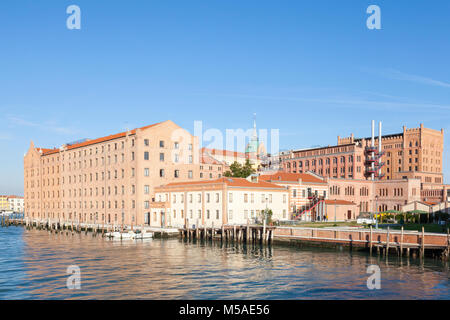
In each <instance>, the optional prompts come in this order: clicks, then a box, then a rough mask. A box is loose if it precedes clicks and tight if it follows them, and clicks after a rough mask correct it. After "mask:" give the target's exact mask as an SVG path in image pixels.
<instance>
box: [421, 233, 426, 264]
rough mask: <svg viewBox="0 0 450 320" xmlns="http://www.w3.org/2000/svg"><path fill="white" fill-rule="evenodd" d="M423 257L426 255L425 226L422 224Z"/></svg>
mask: <svg viewBox="0 0 450 320" xmlns="http://www.w3.org/2000/svg"><path fill="white" fill-rule="evenodd" d="M421 256H422V258H423V257H424V256H425V227H424V226H422V252H421Z"/></svg>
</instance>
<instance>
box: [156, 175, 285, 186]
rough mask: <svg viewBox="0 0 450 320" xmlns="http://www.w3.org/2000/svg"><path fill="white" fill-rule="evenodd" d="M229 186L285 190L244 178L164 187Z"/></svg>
mask: <svg viewBox="0 0 450 320" xmlns="http://www.w3.org/2000/svg"><path fill="white" fill-rule="evenodd" d="M224 183H225V184H227V185H228V186H230V187H248V188H273V189H285V188H284V187H282V186H279V185H276V184H273V183H269V182H266V181H261V180H259V181H258V182H250V181H248V180H247V179H244V178H228V177H224V178H219V179H214V180H196V181H183V182H172V183H169V184H167V185H165V186H162V187H166V186H167V187H174V186H189V185H202V184H203V185H213V184H224Z"/></svg>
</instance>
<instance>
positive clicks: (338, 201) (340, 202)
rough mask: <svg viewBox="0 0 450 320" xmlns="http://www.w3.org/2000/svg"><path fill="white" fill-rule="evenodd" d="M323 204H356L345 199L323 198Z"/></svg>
mask: <svg viewBox="0 0 450 320" xmlns="http://www.w3.org/2000/svg"><path fill="white" fill-rule="evenodd" d="M325 204H337V205H356V203H354V202H351V201H346V200H325Z"/></svg>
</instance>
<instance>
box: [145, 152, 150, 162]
mask: <svg viewBox="0 0 450 320" xmlns="http://www.w3.org/2000/svg"><path fill="white" fill-rule="evenodd" d="M148 159H149V153H148V151H145V152H144V160H148Z"/></svg>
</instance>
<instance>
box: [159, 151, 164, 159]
mask: <svg viewBox="0 0 450 320" xmlns="http://www.w3.org/2000/svg"><path fill="white" fill-rule="evenodd" d="M159 161H164V153H160V154H159Z"/></svg>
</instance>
